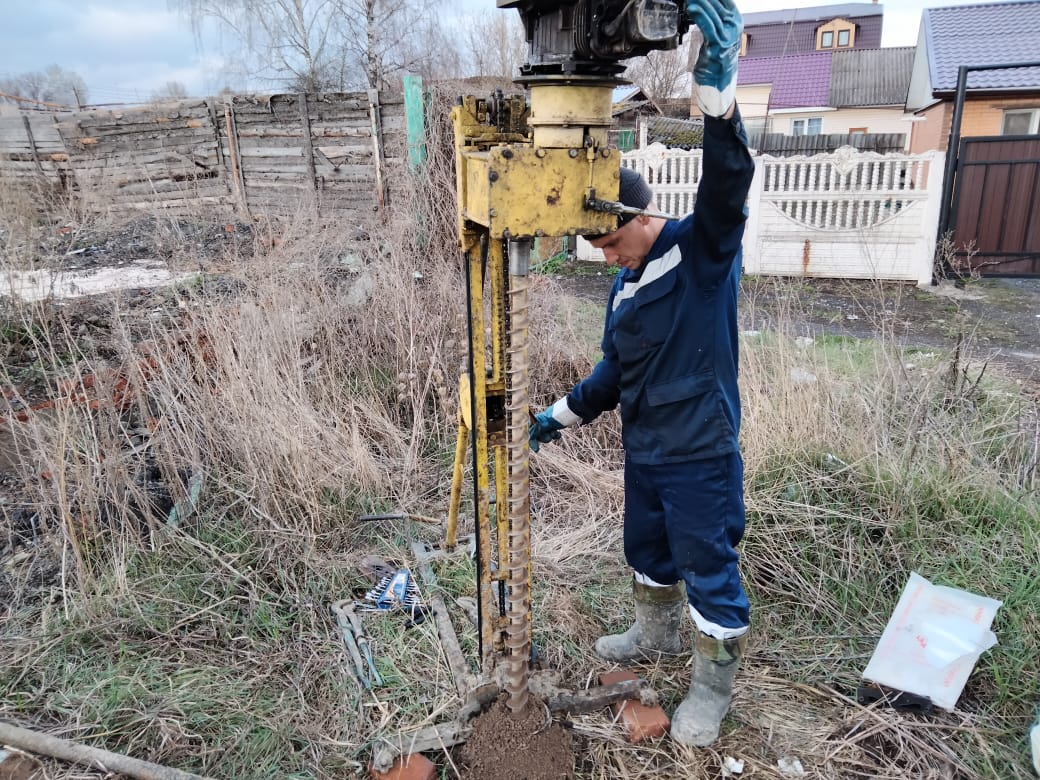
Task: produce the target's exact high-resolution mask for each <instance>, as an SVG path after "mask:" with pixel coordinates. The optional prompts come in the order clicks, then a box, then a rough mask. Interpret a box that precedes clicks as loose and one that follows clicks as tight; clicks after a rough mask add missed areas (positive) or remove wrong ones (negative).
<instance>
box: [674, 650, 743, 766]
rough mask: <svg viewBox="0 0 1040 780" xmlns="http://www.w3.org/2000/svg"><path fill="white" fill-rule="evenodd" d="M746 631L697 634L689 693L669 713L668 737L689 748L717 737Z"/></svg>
mask: <svg viewBox="0 0 1040 780" xmlns="http://www.w3.org/2000/svg"><path fill="white" fill-rule="evenodd" d="M747 636H748V635H747V633H744V634H742V635H740V636H739V637H737V638H735V639H715V638H714V637H710V636H708V635H707V634H702V633H698V635H697V640H696V642H695V643H694V650H693V674H692V676H691V678H690V692H689V693H688V694H687V695H686V698H685V699H683V702H682V704H680V705H679V709H677V710H676V711H675V715H673V716H672V729H671V733H672V739H674V740H675V741H676V742H678V743H680V744H683V745H689V746H691V747H707V746H708V745H710V744H711V743H712V742H714V741H715V740H716V739H718V737H719V727H720V726H721V725H722V719H723V718H724V717H726V712H727V711H728V710H729V702H730V699H731V698H732V697H733V678H734V677H735V676H736V674H737V668H738V667H739V666H740V659H741V658H743V657H744V648H746V647H747Z"/></svg>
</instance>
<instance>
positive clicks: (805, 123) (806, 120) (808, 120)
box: [791, 116, 823, 135]
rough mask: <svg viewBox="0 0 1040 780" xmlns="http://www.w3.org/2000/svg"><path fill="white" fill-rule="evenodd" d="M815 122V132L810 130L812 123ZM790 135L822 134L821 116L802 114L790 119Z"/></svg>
mask: <svg viewBox="0 0 1040 780" xmlns="http://www.w3.org/2000/svg"><path fill="white" fill-rule="evenodd" d="M814 122H815V123H816V125H817V126H816V132H811V131H812V124H813V123H814ZM791 135H823V117H822V116H803V117H801V118H799V119H792V120H791Z"/></svg>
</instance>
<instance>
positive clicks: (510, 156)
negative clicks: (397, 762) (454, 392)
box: [445, 82, 620, 707]
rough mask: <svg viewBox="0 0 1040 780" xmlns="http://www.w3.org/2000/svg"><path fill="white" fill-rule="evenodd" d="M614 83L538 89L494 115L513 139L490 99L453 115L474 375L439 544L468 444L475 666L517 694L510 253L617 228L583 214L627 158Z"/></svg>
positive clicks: (524, 575)
mask: <svg viewBox="0 0 1040 780" xmlns="http://www.w3.org/2000/svg"><path fill="white" fill-rule="evenodd" d="M611 86H612V85H611V84H604V83H594V84H589V83H585V82H579V83H575V84H569V83H567V84H551V85H546V86H540V87H536V88H532V99H531V107H530V109H529V108H528V107H527V105H526V103H525V101H524V99H523V97H520V96H511V97H509V98H506V99H505V101H506V102H504V103H501V104H500V106H499V110H504V111H508V113H509V116H511V117H523V119H524V120H526V121H524V122H522V123H521V122H518V123H516V124H517V125H520V126H516V127H510V128H508V129H507V130H502V129H500V128H499V127H497V126H495V125H491V124H490V123H489V121H488V117H489V111H490V110H491V105H490V103H489V101H486V100H481V99H478V98H475V97H472V96H470V97H466V98H464V99H463V100H462V102H461V105H458V106H456V107H455V108H454V109H453V111H452V122H453V125H454V131H455V155H456V186H457V192H458V225H459V246H460V248H461V250H462V253H463V258H464V263H465V269H466V279H467V301H468V307H467V308H468V317H469V334H470V371H469V372H467V373H464V374H463V375H462V376H461V377H460V380H459V430H458V438H457V440H456V446H455V461H454V467H453V471H452V488H451V497H450V505H449V509H448V520H447V528H446V534H445V546H446V547H447V548H448V549H449V550H451V549H454V547H455V546H456V543H457V535H458V520H459V510H460V505H461V498H462V485H463V480H464V475H465V465H466V445H467V442H472V447H473V473H474V485H475V501H474V504H475V506H474V526H475V530H476V538H477V571H478V595H479V598H478V604H479V613H480V615H479V616H480V620H479V625H480V653H481V668H482V669H483V670H485V671H490V670H492V669H493V668H494V666H495V664H496V662H497V661H498V660H500V659H501V658H502V657H503V656H505V658H506V659H507V660H508V661H509V662H510V664H511V668H512V669H513V671H514V673H515V674H514V676H515V677H519V676H520V675H521V673H522V674H523V675H525V676H524V677H523V680H522V681H521V682H520V684H519V687H521V688H523V689H524V691H523V693H524V696H526V670H527V665H528V661H529V658H530V651H531V643H530V622H531V610H530V586H531V582H530V530H529V529H530V502H529V494H528V492H527V491H528V490H529V479H528V471H527V465H528V458H529V451H528V446H527V436H526V430H527V424H528V417H529V415H530V409H529V407H528V405H527V396H526V381H527V380H526V368H527V320H526V315H527V311H526V290H527V282H526V268H524V269H518V268H516V267H511V266H510V258H509V252H508V249H507V247H508V246H510V245H511V244H520V245H521V246H522V245H523V243H524V242H525V241H529V240H531V239H534V238H536V237H542V236H574V235H579V234H590V233H608V232H610V231H612V230H614V228H615V227H616V221H615V220H616V218H615V217H614V216H613V215H610V214H604V213H600V212H594V211H589V210H586V209H585V208H584V207H583V206H584V202H585V199H586V198H591V197H596V198H601V199H607V200H616V199H617V194H618V182H619V179H620V154H619V153H618V152H617V150H615V149H610V148H609V147H608V146H607V144H606V135H607V133H606V128H607V126H608V125H609V124H610V121H611V119H610V112H609V109H610V91H611ZM529 128H530V129H529ZM529 246H530V245H529V244H527V247H528V248H529ZM486 332H489V333H490V344H489V343H488V339H487V337H486V335H485V333H486ZM520 385H522V387H521V386H520ZM518 399H519V400H518ZM521 439H522V441H521ZM492 468H493V474H494V482H495V502H494V507H495V512H494V515H492V511H491V509H492V502H491V474H492ZM507 501H508V502H509V503H508V506H509V511H505V510H506V506H507ZM525 548H526V549H525ZM518 567H519V568H518ZM511 577H512V579H511ZM518 580H522V581H523V582H522V584H521V583H520V582H518ZM507 582H512V585H511V586H510V588H509V592H508V598H509V599H510V601H509V604H510V609H509V610H507V609H506V601H507V588H506V585H507ZM496 588H497V589H498V594H496V593H495V590H496ZM496 595H498V596H499V598H498V599H496ZM516 600H519V601H521V602H525V603H520V604H517V603H514V602H515V601H516ZM511 621H512V622H511ZM518 623H522V624H523V625H522V626H518V625H517V624H518ZM518 629H521V630H522V631H521V633H522V636H521V638H517V637H518ZM521 665H522V667H523V668H522V670H521V668H520V667H521ZM507 687H509V686H508V684H507ZM509 689H510V692H511V694H512V693H513V692H514V691H513V688H509ZM510 706H511V707H512V706H514V702H513V701H512V700H511V702H510ZM519 706H520V705H519V703H517V704H516V707H519Z"/></svg>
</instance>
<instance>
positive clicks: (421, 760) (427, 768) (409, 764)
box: [368, 753, 437, 780]
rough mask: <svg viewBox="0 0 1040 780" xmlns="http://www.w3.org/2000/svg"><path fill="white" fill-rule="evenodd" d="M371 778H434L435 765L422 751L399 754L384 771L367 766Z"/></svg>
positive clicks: (404, 779) (422, 779) (414, 779)
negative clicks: (392, 763) (404, 754)
mask: <svg viewBox="0 0 1040 780" xmlns="http://www.w3.org/2000/svg"><path fill="white" fill-rule="evenodd" d="M368 773H369V774H370V775H371V776H372V778H373V780H436V777H437V765H436V764H435V763H433V762H432V761H430V759H428V758H427V757H426V756H424V755H423V754H422V753H412V754H411V755H407V756H401V757H400V758H399V759H397V760H396V761H395V762H394V765H393V766H392V767H390V769H388V770H387V771H386V772H377V771H376V769H375V767H369V768H368Z"/></svg>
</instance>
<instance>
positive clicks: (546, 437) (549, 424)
mask: <svg viewBox="0 0 1040 780" xmlns="http://www.w3.org/2000/svg"><path fill="white" fill-rule="evenodd" d="M552 411H553V408H552V407H551V406H550V407H549V408H548V409H546V410H545V411H543V412H539V413H538V414H536V415H535V416H534V418H533V419H532V420H531V428H530V430H529V431H528V434H527V435H528V436H529V437H530V442H531V451H532V452H538V448H539V447H541V446H542V445H543V444H549V443H550V442H554V441H556V440H557V439H560V438H561V437H562V436H563V434H562V433H560V431H562V430H563V428H564V427H565V426H564V425H563V423H561V422H559V421H558V420H556V419H555V418H554V417H553V416H552Z"/></svg>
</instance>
